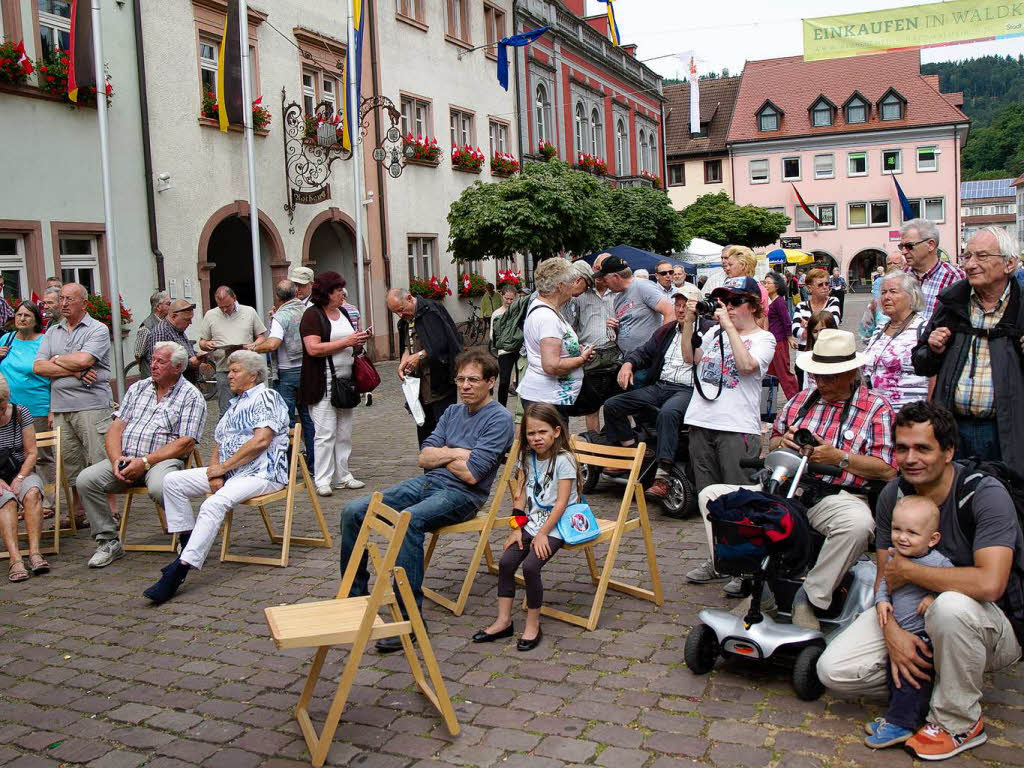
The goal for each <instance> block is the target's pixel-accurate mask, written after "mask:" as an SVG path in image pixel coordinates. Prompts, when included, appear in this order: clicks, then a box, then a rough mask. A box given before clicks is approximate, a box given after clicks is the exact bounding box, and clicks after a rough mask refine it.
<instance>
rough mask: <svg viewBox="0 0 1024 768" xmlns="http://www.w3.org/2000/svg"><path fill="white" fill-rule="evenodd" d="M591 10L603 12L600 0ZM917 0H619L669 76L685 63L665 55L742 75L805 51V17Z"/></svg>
mask: <svg viewBox="0 0 1024 768" xmlns="http://www.w3.org/2000/svg"><path fill="white" fill-rule="evenodd" d="M586 3H587V12H588V13H590V14H596V13H603V12H604V9H605V6H604V5H603V4H602V3H600V2H598V0H586ZM904 5H916V3H907V2H900V0H777V2H771V1H770V0H768V1H766V0H718V2H714V0H711V1H710V2H709V0H698V2H690V1H689V0H616V2H615V15H616V18H617V19H618V22H619V32H620V34H621V35H622V42H624V43H636V44H637V46H638V48H637V58H639V59H640V60H641V61H644V60H649V59H654V60H653V61H646V63H647V65H648V66H650V67H651V68H652V69H654V70H655V71H657V72H659V73H660V74H661V75H662V76H664V77H681V76H682V73H683V69H682V64H681V63H680V62H679V61H678V60H677V59H675V58H674V57H672V56H671V55H670V56H669V57H668V58H655V57H661V56H665V55H666V54H675V53H678V52H681V51H689V50H693V51H694V52H695V53H696V55H697V67H698V70H700V71H704V72H720V71H721V70H722V69H723V68H724V67H728V69H729V72H730V74H739V73H740V70H742V69H743V62H744V61H747V60H751V61H753V60H757V59H773V58H776V57H778V56H796V55H799V54H801V53H803V27H802V25H801V19H803V18H813V17H816V16H830V15H833V14H839V13H852V12H858V11H875V10H881V9H883V8H895V7H899V6H904ZM1019 53H1024V37H1017V38H1011V39H1008V40H991V41H988V42H984V43H972V44H967V45H947V46H942V47H938V48H928V49H925V50H922V51H921V60H922V61H926V62H928V61H955V60H957V59H966V58H975V57H977V56H985V55H988V54H1010V55H1012V56H1016V55H1017V54H1019Z"/></svg>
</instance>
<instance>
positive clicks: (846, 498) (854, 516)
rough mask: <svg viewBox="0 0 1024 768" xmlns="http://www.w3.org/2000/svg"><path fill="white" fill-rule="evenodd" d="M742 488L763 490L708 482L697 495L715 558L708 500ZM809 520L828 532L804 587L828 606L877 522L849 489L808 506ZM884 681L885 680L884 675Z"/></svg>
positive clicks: (813, 600)
mask: <svg viewBox="0 0 1024 768" xmlns="http://www.w3.org/2000/svg"><path fill="white" fill-rule="evenodd" d="M739 488H748V489H750V490H752V491H759V490H761V488H760V486H756V485H745V486H739V485H725V484H723V485H709V486H708V487H707V488H705V489H704V490H703V491H701V492H700V494H699V495H698V496H697V505H698V507H699V508H700V514H701V516H702V517H703V518H704V528H705V530H706V531H707V536H708V548H709V549H710V550H711V558H712V559H714V556H715V544H714V538H713V537H712V535H711V523H710V522H709V521H708V503H709V502H711V501H713V500H714V499H717V498H718V497H719V496H722V495H724V494H726V493H732V492H733V491H735V490H738V489H739ZM807 521H808V522H809V523H810V524H811V527H812V528H814V530H816V531H818V532H819V533H821V534H823V535H824V536H825V544H824V545H823V546H822V548H821V553H820V554H819V555H818V561H817V562H816V563H815V564H814V567H813V568H811V570H810V571H808V573H807V576H806V578H805V579H804V591H805V592H807V599H808V600H810V601H811V603H812V604H813V605H815V606H817V607H818V608H828V606H829V604H830V603H831V602H832V592H833V591H835V588H836V587H838V586H839V583H840V582H841V581H842V580H843V576H844V575H845V574H846V572H847V571H848V570H849V569H850V567H851V566H852V565H853V564H854V563H855V562H857V560H858V558H860V556H861V555H863V554H864V553H865V552H867V551H868V541H869V540H870V538H871V536H872V534H874V532H875V523H874V520H872V518H871V510H870V509H869V508H868V505H867V504H866V503H865V502H864V501H862V500H861V499H860V498H859V497H857V496H854V495H853V494H852V493H847V492H846V491H840V492H839V493H837V494H836V495H835V496H826V497H825V498H824V499H822V500H821V501H819V502H818V503H817V504H815V505H814V506H813V507H810V508H809V509H808V510H807ZM882 682H883V683H884V682H885V679H884V676H883V679H882Z"/></svg>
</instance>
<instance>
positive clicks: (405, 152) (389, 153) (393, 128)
mask: <svg viewBox="0 0 1024 768" xmlns="http://www.w3.org/2000/svg"><path fill="white" fill-rule="evenodd" d="M377 109H383V110H385V111H386V112H387V114H388V119H389V120H390V121H391V125H390V126H389V127H388V129H387V130H386V131H385V132H384V136H383V138H381V140H380V144H378V145H377V146H376V147H374V148H373V152H372V153H371V155H372V157H373V159H374V160H375V161H377V162H378V163H380V164H381V165H382V166H384V169H385V170H386V171H387V172H388V175H389V176H391V178H393V179H397V178H398V177H399V176H401V175H402V169H403V168H404V167H405V159H406V158H407V157H412V155H413V149H412V147H407V146H405V142H404V141H403V140H402V132H401V131H400V130H399V128H398V124H399V121H400V120H401V119H402V113H401V112H399V111H398V110H397V109H396V108H395V103H394V102H393V101H391V99H389V98H388V97H387V96H372V97H369V98H365V99H363V103H362V105H361V106H360V107H359V135H360V138H362V137H364V136H366V135H367V133H369V130H370V121H369V115H370V113H371V112H373V111H374V110H377Z"/></svg>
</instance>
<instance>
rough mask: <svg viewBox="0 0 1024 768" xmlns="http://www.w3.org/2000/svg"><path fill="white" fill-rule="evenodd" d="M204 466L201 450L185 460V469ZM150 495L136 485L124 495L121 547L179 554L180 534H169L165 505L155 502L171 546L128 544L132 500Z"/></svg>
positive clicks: (144, 488)
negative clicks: (143, 495) (142, 495)
mask: <svg viewBox="0 0 1024 768" xmlns="http://www.w3.org/2000/svg"><path fill="white" fill-rule="evenodd" d="M201 466H203V460H202V458H200V456H199V448H193V449H192V453H191V454H189V456H188V457H187V458H186V459H185V467H184V468H185V469H189V468H190V467H201ZM145 493H149V491H148V490H147V489H146V486H144V485H136V486H133V487H131V488H129V489H127V490H126V491H125V492H124V494H125V496H124V509H122V510H121V528H120V530H119V531H118V534H117V535H118V537H119V538H120V539H121V546H123V547H124V548H125V550H127V551H129V552H177V551H178V534H177V533H171V534H168V533H167V517H166V516H165V515H164V507H163V504H157V503H155V502H154V504H153V506H155V507H156V516H157V518H158V519H159V520H160V529H161V530H162V531H163V532H164V535H169V536H170V537H171V541H170V543H169V544H129V543H128V516H129V515H130V514H131V511H132V499H134V498H135V497H136V496H138V495H140V494H145Z"/></svg>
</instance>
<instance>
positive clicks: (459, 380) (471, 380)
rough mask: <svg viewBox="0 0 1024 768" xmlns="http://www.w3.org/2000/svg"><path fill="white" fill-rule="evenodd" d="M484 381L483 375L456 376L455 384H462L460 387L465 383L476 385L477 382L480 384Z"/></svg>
mask: <svg viewBox="0 0 1024 768" xmlns="http://www.w3.org/2000/svg"><path fill="white" fill-rule="evenodd" d="M482 381H483V377H481V376H456V377H455V384H456V385H457V386H460V387H461V386H462V385H463V384H471V385H472V386H474V387H475V386H476V385H477V384H479V383H480V382H482Z"/></svg>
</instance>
